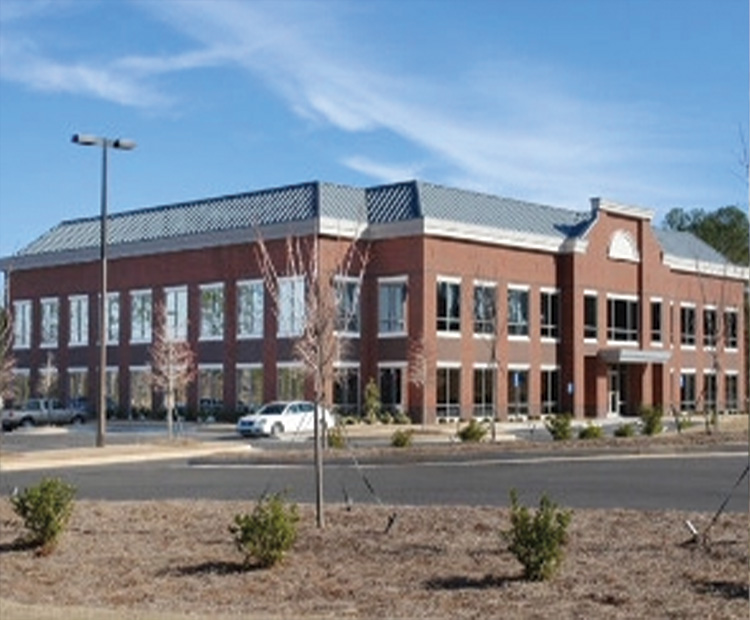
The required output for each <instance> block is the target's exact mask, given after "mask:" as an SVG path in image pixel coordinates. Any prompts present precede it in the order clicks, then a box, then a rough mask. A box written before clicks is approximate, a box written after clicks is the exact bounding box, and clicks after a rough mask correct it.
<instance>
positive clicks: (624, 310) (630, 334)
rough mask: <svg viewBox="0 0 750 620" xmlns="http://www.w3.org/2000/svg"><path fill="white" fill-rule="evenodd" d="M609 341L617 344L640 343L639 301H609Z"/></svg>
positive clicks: (614, 299) (615, 298) (614, 298)
mask: <svg viewBox="0 0 750 620" xmlns="http://www.w3.org/2000/svg"><path fill="white" fill-rule="evenodd" d="M607 339H608V340H611V341H616V342H637V341H638V301H637V300H634V299H624V298H619V297H610V298H608V299H607Z"/></svg>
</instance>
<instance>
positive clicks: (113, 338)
mask: <svg viewBox="0 0 750 620" xmlns="http://www.w3.org/2000/svg"><path fill="white" fill-rule="evenodd" d="M118 342H120V294H119V293H107V344H117V343H118Z"/></svg>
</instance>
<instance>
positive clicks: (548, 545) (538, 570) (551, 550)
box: [502, 489, 572, 581]
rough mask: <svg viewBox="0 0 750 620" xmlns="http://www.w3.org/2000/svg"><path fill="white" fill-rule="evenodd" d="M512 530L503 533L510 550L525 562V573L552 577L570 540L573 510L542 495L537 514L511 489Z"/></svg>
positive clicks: (535, 577)
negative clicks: (569, 528)
mask: <svg viewBox="0 0 750 620" xmlns="http://www.w3.org/2000/svg"><path fill="white" fill-rule="evenodd" d="M510 501H511V508H510V522H511V528H510V530H507V531H504V532H502V537H503V538H504V539H505V541H506V542H507V543H508V550H509V551H510V552H511V553H513V555H515V556H516V559H517V560H518V561H519V562H521V564H523V574H524V577H526V579H529V580H531V581H545V580H547V579H549V578H550V577H552V575H553V574H554V573H555V571H556V570H557V569H558V567H559V566H560V564H561V563H562V561H563V557H564V547H565V545H566V544H567V543H568V526H569V525H570V521H571V518H572V515H571V512H570V511H567V510H559V509H558V507H557V504H555V503H554V502H552V501H551V500H550V499H549V498H548V497H547V496H546V495H542V497H541V500H540V502H539V509H538V510H537V511H536V513H535V514H534V515H532V514H531V513H530V512H529V509H528V508H526V507H525V506H521V505H520V504H519V503H518V493H517V492H516V490H515V489H512V490H511V492H510Z"/></svg>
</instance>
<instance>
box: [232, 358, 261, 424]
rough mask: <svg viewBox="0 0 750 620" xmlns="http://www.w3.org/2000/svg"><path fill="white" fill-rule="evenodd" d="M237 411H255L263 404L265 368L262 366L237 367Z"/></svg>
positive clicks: (241, 365) (242, 365)
mask: <svg viewBox="0 0 750 620" xmlns="http://www.w3.org/2000/svg"><path fill="white" fill-rule="evenodd" d="M236 390H237V398H236V400H237V411H238V412H240V413H247V412H250V411H255V409H257V408H258V407H259V406H260V405H261V404H262V403H263V367H262V366H260V365H251V364H247V365H245V364H238V365H237V382H236Z"/></svg>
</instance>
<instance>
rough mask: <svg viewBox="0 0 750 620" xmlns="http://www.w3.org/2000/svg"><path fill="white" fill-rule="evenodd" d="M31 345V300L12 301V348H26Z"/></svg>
mask: <svg viewBox="0 0 750 620" xmlns="http://www.w3.org/2000/svg"><path fill="white" fill-rule="evenodd" d="M30 346H31V301H30V300H28V299H24V300H19V301H14V302H13V348H15V349H28V348H29V347H30Z"/></svg>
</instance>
